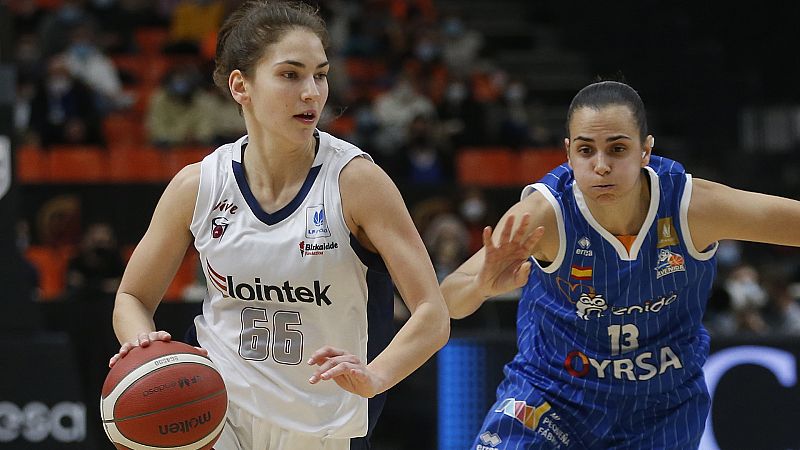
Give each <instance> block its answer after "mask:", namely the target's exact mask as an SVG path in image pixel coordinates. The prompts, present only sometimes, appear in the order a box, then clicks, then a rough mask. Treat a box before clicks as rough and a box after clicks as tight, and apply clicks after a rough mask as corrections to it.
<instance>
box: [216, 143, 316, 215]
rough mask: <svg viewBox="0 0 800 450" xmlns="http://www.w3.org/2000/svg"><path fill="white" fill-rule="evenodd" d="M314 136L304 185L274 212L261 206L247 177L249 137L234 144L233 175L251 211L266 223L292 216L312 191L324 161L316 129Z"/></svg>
mask: <svg viewBox="0 0 800 450" xmlns="http://www.w3.org/2000/svg"><path fill="white" fill-rule="evenodd" d="M314 138H315V139H316V143H315V147H314V162H313V163H312V164H311V169H309V171H308V174H307V175H306V179H305V181H303V186H301V187H300V190H299V191H298V192H297V194H296V195H295V196H294V198H293V199H292V201H290V202H289V203H288V204H286V206H284V207H283V208H281V209H279V210H277V211H275V212H274V213H268V212H266V211H264V209H263V208H261V204H260V203H258V200H257V199H256V196H255V195H254V194H253V191H252V190H251V189H250V185H249V184H248V183H247V177H246V176H245V173H244V164H242V161H244V152H245V150H246V148H247V143H248V138H247V136H245V137H244V138H242V139H240V140H239V141H238V142H236V143H235V144H234V148H233V152H234V154H233V158H231V165H232V169H233V175H234V177H235V178H236V184H237V185H238V186H239V191H241V193H242V197H244V199H245V202H247V206H248V207H250V211H252V212H253V214H254V215H255V216H256V218H257V219H258V220H260V221H261V222H263V223H265V224H266V225H270V226H271V225H275V224H277V223H279V222H281V221H282V220H284V219H286V218H287V217H289V216H291V215H292V213H294V212H295V211H297V208H299V207H300V205H302V204H303V201H304V200H305V199H306V197H307V196H308V193H309V191H311V187H312V186H314V181H316V179H317V176H318V175H319V172H320V170H321V169H322V163H321V161H319V158H320V155H319V148H320V140H321V138H320V135H319V133H318V132H317V131H316V130H315V131H314Z"/></svg>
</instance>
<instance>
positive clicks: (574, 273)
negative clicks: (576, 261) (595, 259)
mask: <svg viewBox="0 0 800 450" xmlns="http://www.w3.org/2000/svg"><path fill="white" fill-rule="evenodd" d="M569 276H570V277H572V278H575V279H576V280H591V279H592V267H591V266H589V267H583V266H572V268H571V269H570V271H569Z"/></svg>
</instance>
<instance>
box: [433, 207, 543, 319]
mask: <svg viewBox="0 0 800 450" xmlns="http://www.w3.org/2000/svg"><path fill="white" fill-rule="evenodd" d="M518 218H519V219H518ZM555 224H556V219H555V211H554V210H553V208H552V207H551V206H550V204H549V203H548V202H547V201H546V200H545V199H544V197H543V196H542V195H541V194H539V193H534V194H532V195H530V196H529V197H526V198H525V199H523V200H522V201H520V202H519V203H517V204H516V205H514V206H512V207H511V209H509V210H508V212H506V213H505V214H504V215H503V217H502V218H501V219H500V222H498V224H497V228H496V229H495V230H494V232H492V227H486V228H484V230H483V248H482V249H480V250H479V251H478V252H477V253H475V254H474V255H473V256H472V257H471V258H469V259H468V260H467V261H466V262H465V263H464V264H462V265H461V266H460V267H459V268H458V269H456V270H455V271H454V272H453V273H452V274H450V275H448V276H447V278H445V279H444V281H443V282H442V285H441V289H442V295H443V296H444V299H445V302H447V307H448V308H449V310H450V317H453V318H456V319H460V318H463V317H466V316H468V315H470V314H472V313H473V312H475V311H476V310H477V309H478V308H479V307H480V306H481V305H482V304H483V302H484V301H486V300H487V299H489V298H491V297H494V296H496V295H500V294H504V293H506V292H510V291H513V290H514V289H517V288H519V287H522V286H524V285H525V283H526V282H527V281H528V276H529V275H530V271H531V261H530V256H531V255H534V256H535V257H536V258H537V259H540V260H546V261H552V260H553V259H554V258H555V254H556V252H557V250H558V244H559V243H558V230H557V229H556V225H555Z"/></svg>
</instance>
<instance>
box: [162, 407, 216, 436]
mask: <svg viewBox="0 0 800 450" xmlns="http://www.w3.org/2000/svg"><path fill="white" fill-rule="evenodd" d="M209 421H211V411H206V412H205V413H203V414H202V415H200V416H197V417H192V418H191V419H189V420H182V421H180V422H172V423H168V424H166V425H159V426H158V432H159V433H161V434H171V433H188V432H189V431H192V428H197V427H199V426H200V425H203V424H204V423H206V422H209Z"/></svg>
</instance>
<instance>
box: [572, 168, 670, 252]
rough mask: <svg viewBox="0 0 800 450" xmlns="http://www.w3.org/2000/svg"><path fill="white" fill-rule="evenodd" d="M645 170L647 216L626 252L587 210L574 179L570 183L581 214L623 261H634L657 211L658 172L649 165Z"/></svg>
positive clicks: (659, 192) (659, 190)
mask: <svg viewBox="0 0 800 450" xmlns="http://www.w3.org/2000/svg"><path fill="white" fill-rule="evenodd" d="M645 170H646V173H647V174H648V175H649V176H650V206H649V208H648V211H647V217H645V219H644V222H643V223H642V227H641V228H640V229H639V233H637V234H636V240H634V241H633V245H631V250H630V252H628V249H626V248H625V245H624V244H623V243H622V242H620V241H619V239H617V238H616V237H614V235H613V234H611V233H610V232H609V231H608V230H606V229H605V228H603V226H602V225H600V223H599V222H598V221H597V219H595V218H594V216H593V215H592V212H591V211H589V207H588V206H587V205H586V200H585V199H584V197H583V192H581V190H580V188H579V187H578V183H575V182H574V181H573V183H572V187H573V189H572V192H573V194H574V195H575V201H576V202H577V204H578V209H579V210H580V211H581V214H582V215H583V217H584V218H585V219H586V221H587V222H588V223H589V225H590V226H591V227H592V228H594V229H595V231H597V232H598V233H599V234H600V235H601V236H603V239H605V240H606V241H608V243H609V244H611V245H612V246H613V247H614V249H615V250H616V251H617V255H619V258H620V259H621V260H623V261H634V260H636V259H637V258H638V257H639V250H640V249H641V247H642V243H643V242H644V239H645V238H646V237H647V233H648V231H649V230H650V227H651V226H652V225H653V221H654V220H655V218H656V214H657V213H658V203H659V199H660V198H661V185H660V183H659V178H658V174H657V173H656V172H655V171H654V170H653V169H652V168H651V167H650V166H645Z"/></svg>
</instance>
